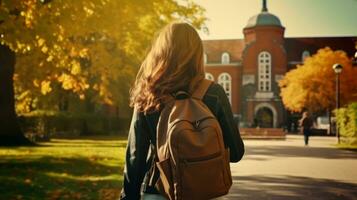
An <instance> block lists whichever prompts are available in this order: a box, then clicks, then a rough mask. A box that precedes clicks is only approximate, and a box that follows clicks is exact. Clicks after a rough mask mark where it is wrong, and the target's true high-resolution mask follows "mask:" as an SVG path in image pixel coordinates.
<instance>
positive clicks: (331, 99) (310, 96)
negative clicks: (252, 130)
mask: <svg viewBox="0 0 357 200" xmlns="http://www.w3.org/2000/svg"><path fill="white" fill-rule="evenodd" d="M335 63H340V64H341V65H342V66H343V67H344V68H343V71H342V73H341V74H340V78H341V100H342V104H344V103H348V102H350V101H353V100H355V98H353V94H357V88H356V87H354V86H355V85H357V82H356V79H354V77H356V76H357V70H356V69H355V68H353V67H352V62H351V59H349V58H348V57H347V55H346V53H345V52H343V51H333V50H331V49H330V48H328V47H326V48H323V49H320V50H318V52H317V53H316V54H315V55H313V56H311V57H308V58H306V60H305V62H304V64H303V65H299V66H297V68H296V69H294V70H291V71H289V72H288V73H287V74H286V75H285V77H284V78H283V79H282V80H281V81H280V82H279V86H280V87H281V97H282V101H283V103H284V105H285V107H286V108H287V109H289V110H291V111H294V112H301V111H302V110H304V109H307V110H309V111H311V112H317V111H323V110H328V109H332V108H334V106H335V92H336V90H335V87H336V85H335V84H336V82H335V80H336V74H335V72H334V71H333V69H332V66H333V64H335Z"/></svg>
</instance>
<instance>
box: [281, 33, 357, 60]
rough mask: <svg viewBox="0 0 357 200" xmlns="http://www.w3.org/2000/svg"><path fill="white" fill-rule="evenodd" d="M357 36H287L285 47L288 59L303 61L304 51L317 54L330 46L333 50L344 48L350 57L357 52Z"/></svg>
mask: <svg viewBox="0 0 357 200" xmlns="http://www.w3.org/2000/svg"><path fill="white" fill-rule="evenodd" d="M356 42H357V37H346V36H345V37H297V38H285V49H286V52H287V60H288V61H290V62H291V61H301V59H302V57H301V55H302V52H304V51H309V53H310V54H311V55H312V54H315V53H316V52H317V50H319V49H321V48H324V47H330V48H331V49H332V50H343V51H345V52H346V53H347V55H348V56H349V57H352V56H353V55H354V53H355V52H356V49H355V44H356Z"/></svg>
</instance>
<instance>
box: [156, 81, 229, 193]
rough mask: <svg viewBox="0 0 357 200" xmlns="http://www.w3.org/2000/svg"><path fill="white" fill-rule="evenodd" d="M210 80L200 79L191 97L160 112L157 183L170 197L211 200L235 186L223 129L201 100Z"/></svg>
mask: <svg viewBox="0 0 357 200" xmlns="http://www.w3.org/2000/svg"><path fill="white" fill-rule="evenodd" d="M211 83H212V82H211V81H208V80H203V81H201V83H200V84H199V85H198V87H197V89H196V90H195V91H194V92H193V94H192V95H191V96H189V98H185V99H181V100H178V99H175V100H172V101H170V102H168V103H167V104H165V106H164V108H163V110H162V112H161V114H160V118H159V122H158V127H157V157H158V158H157V162H156V165H157V167H158V169H159V171H160V178H159V181H158V183H157V185H156V186H157V188H158V190H159V191H160V192H161V194H163V195H165V196H166V197H167V198H169V199H170V200H201V199H211V198H215V197H219V196H222V195H225V194H227V193H228V191H229V188H230V187H231V185H232V176H231V172H230V166H229V151H228V149H225V146H224V141H223V135H222V130H221V128H220V125H219V123H218V121H217V119H216V118H215V116H214V115H213V114H212V112H211V111H210V110H209V108H208V107H207V106H206V105H205V104H204V103H203V102H202V98H203V96H204V95H205V93H206V91H207V89H208V87H209V86H210V84H211ZM186 94H187V93H186Z"/></svg>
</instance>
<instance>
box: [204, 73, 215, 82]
mask: <svg viewBox="0 0 357 200" xmlns="http://www.w3.org/2000/svg"><path fill="white" fill-rule="evenodd" d="M206 79H207V80H211V81H214V77H213V75H212V74H210V73H206Z"/></svg>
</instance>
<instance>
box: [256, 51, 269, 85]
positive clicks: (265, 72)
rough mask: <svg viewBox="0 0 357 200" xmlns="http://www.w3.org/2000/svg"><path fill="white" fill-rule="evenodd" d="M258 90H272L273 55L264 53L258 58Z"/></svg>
mask: <svg viewBox="0 0 357 200" xmlns="http://www.w3.org/2000/svg"><path fill="white" fill-rule="evenodd" d="M258 80H259V81H258V90H259V91H270V90H271V81H270V80H271V55H270V53H268V52H266V51H263V52H261V53H260V54H259V56H258Z"/></svg>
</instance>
